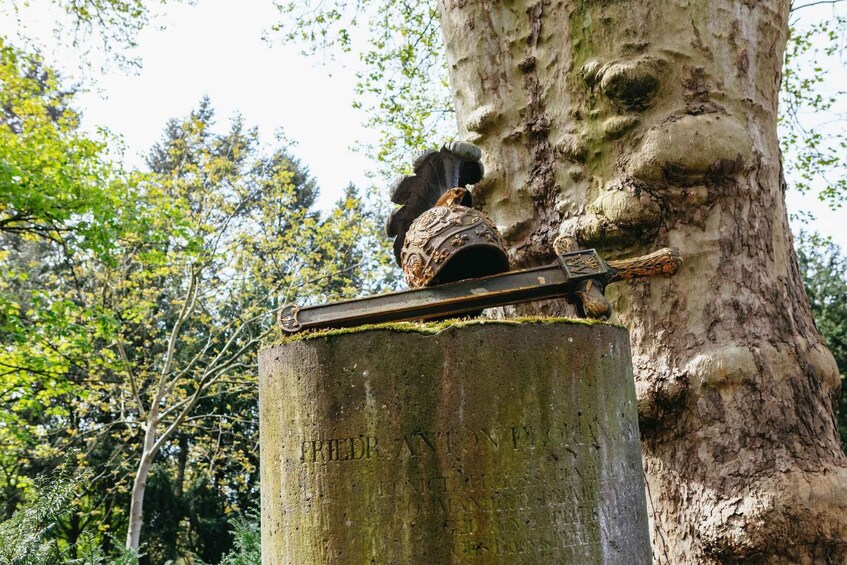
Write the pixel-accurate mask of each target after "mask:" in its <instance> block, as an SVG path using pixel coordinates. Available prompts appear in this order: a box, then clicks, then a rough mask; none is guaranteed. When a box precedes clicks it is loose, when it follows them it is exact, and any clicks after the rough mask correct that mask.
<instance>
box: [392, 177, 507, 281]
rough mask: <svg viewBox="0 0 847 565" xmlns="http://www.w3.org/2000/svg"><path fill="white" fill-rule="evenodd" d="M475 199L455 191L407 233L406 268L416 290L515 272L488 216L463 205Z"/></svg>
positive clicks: (402, 260)
mask: <svg viewBox="0 0 847 565" xmlns="http://www.w3.org/2000/svg"><path fill="white" fill-rule="evenodd" d="M469 196H470V193H469V192H468V190H467V189H464V188H454V189H452V190H450V191H448V192H447V193H446V194H444V196H443V197H442V198H441V200H439V202H438V203H437V205H436V206H435V207H433V208H430V209H428V210H426V211H425V212H424V213H423V214H421V215H420V216H418V217H417V218H416V219H415V220H414V221H413V222H412V224H411V225H410V226H409V228H408V230H407V231H406V237H405V240H404V243H403V248H402V249H401V251H400V267H401V268H402V269H403V274H404V275H405V276H406V281H407V282H408V283H409V286H410V287H412V288H420V287H423V286H432V285H438V284H443V283H447V282H453V281H459V280H463V279H469V278H476V277H482V276H486V275H493V274H496V273H502V272H504V271H508V270H509V258H508V255H506V251H505V247H506V246H505V244H504V243H503V239H502V238H501V237H500V234H499V233H498V232H497V228H496V227H494V224H493V223H491V220H489V219H488V218H487V217H486V216H485V214H483V213H482V212H480V211H479V210H474V209H473V208H470V207H468V206H464V205H462V201H463V200H464V201H465V202H467V201H468V200H469Z"/></svg>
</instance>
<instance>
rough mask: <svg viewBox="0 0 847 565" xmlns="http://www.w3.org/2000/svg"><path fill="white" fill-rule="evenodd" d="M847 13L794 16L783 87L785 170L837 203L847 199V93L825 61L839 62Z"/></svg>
mask: <svg viewBox="0 0 847 565" xmlns="http://www.w3.org/2000/svg"><path fill="white" fill-rule="evenodd" d="M845 29H847V19H845V18H843V17H839V16H834V17H832V18H829V19H825V20H823V21H816V22H812V23H806V22H804V21H803V20H802V19H800V20H798V21H795V22H794V23H793V24H792V26H791V30H790V33H791V35H790V37H789V41H788V46H787V50H786V54H785V65H784V68H783V78H782V88H781V91H780V118H779V125H780V142H781V147H782V152H783V156H784V163H785V169H786V174H787V176H788V178H789V181H790V183H791V186H792V187H794V188H796V189H798V190H799V191H800V192H810V191H811V192H813V193H816V194H817V196H818V198H819V199H820V200H822V201H823V202H825V203H826V204H827V205H829V206H830V207H833V208H837V207H840V206H841V205H842V204H843V202H844V201H845V200H847V162H845V160H844V159H845V157H844V156H845V152H847V134H845V129H844V116H843V115H841V114H840V113H839V103H840V102H841V101H843V100H844V96H845V94H847V93H845V92H844V91H843V90H839V89H838V88H837V87H836V86H835V85H834V84H833V83H832V80H831V78H832V74H831V73H830V72H828V71H827V70H826V69H825V68H824V66H825V65H833V64H838V61H837V59H838V57H837V56H838V54H839V53H840V52H841V49H842V39H841V38H842V37H843V35H844V31H845Z"/></svg>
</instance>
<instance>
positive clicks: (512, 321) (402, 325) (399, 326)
mask: <svg viewBox="0 0 847 565" xmlns="http://www.w3.org/2000/svg"><path fill="white" fill-rule="evenodd" d="M485 324H500V325H511V326H517V325H521V324H573V325H581V326H594V325H597V324H601V325H607V326H614V327H619V328H624V329H625V326H622V325H620V324H614V323H610V322H604V321H601V320H593V319H590V318H550V317H542V316H524V317H519V318H508V319H505V320H491V319H488V318H464V319H462V318H460V319H455V318H454V319H450V320H442V321H438V322H388V323H384V324H366V325H363V326H357V327H354V328H337V329H327V330H313V331H304V332H300V333H296V334H291V335H280V332H279V330H276V332H275V334H274V335H273V337H271V338H270V339H268V340H267V341H266V343H264V344H263V347H262V348H263V349H265V348H268V347H273V346H275V345H281V344H283V343H290V342H292V341H303V340H307V339H317V338H326V337H330V336H336V335H344V334H352V333H360V332H366V331H372V330H387V331H391V332H396V333H417V334H425V335H434V334H437V333H440V332H442V331H445V330H449V329H452V328H463V327H466V326H476V325H485Z"/></svg>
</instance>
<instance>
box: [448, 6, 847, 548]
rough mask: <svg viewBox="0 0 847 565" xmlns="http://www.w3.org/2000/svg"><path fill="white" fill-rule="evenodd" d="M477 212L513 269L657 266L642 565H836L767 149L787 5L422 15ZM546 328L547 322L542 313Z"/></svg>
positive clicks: (631, 318) (645, 424) (642, 287)
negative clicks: (430, 21)
mask: <svg viewBox="0 0 847 565" xmlns="http://www.w3.org/2000/svg"><path fill="white" fill-rule="evenodd" d="M439 8H440V11H441V20H442V29H443V32H444V37H445V43H446V46H447V52H448V64H449V70H450V77H451V87H452V89H453V93H454V97H455V100H456V109H457V114H458V120H459V131H460V132H461V135H462V137H463V138H464V139H466V140H468V141H472V142H474V143H476V144H478V145H479V146H480V147H482V149H483V151H484V162H485V166H486V180H484V181H483V184H482V185H480V186H479V187H478V190H477V197H478V201H481V202H483V204H484V209H485V210H486V211H487V212H488V213H489V214H490V215H491V217H492V218H493V219H494V221H495V222H496V223H497V224H498V226H499V227H500V229H501V231H502V232H503V234H504V236H505V237H506V238H507V239H508V241H509V243H510V246H511V253H512V256H513V259H514V260H515V263H516V264H518V265H530V264H538V263H541V262H545V261H550V260H551V259H552V258H553V246H552V243H553V240H554V239H555V238H556V237H557V236H559V235H563V236H568V237H573V238H576V239H577V240H578V241H579V242H580V243H581V244H582V245H584V246H588V247H597V248H599V249H600V250H601V252H602V253H604V254H605V255H606V256H610V257H614V256H622V255H629V254H635V253H645V252H648V251H651V250H654V249H655V248H657V247H660V246H664V245H669V246H674V247H677V248H679V250H680V252H681V253H682V255H683V257H684V259H685V265H684V268H683V271H682V272H681V273H680V274H679V275H678V276H677V277H676V278H674V279H670V280H650V281H637V282H631V283H627V284H625V285H623V284H621V285H617V287H616V288H615V289H612V290H610V294H611V297H612V300H613V303H614V304H615V307H616V311H617V316H618V318H619V320H620V321H621V322H622V323H624V324H626V325H627V326H628V327H629V328H630V329H631V336H632V345H633V354H634V362H635V368H636V385H637V389H638V393H639V400H638V401H639V415H640V419H641V430H642V435H643V440H644V444H643V447H644V464H645V470H646V473H647V482H648V497H649V498H648V506H650V507H651V522H652V530H653V531H652V535H653V548H654V558H655V561H656V562H658V563H673V564H676V563H717V562H735V561H744V562H749V563H769V564H770V563H842V562H845V561H847V459H845V455H844V453H843V452H842V450H841V447H840V445H839V442H838V436H837V433H836V426H835V421H834V418H833V414H832V399H833V398H834V397H835V395H836V394H838V392H839V386H840V380H839V375H838V371H837V369H836V366H835V361H834V359H833V358H832V355H831V354H830V353H829V351H827V350H826V348H825V347H824V345H823V343H822V341H821V338H820V336H819V335H818V333H817V331H816V330H815V328H814V325H813V323H812V318H811V314H810V312H809V308H808V305H807V300H806V297H805V294H804V292H803V287H802V282H801V279H800V276H799V272H798V268H797V262H796V258H795V255H794V251H793V248H792V244H791V236H790V232H789V229H788V222H787V215H786V211H785V202H784V190H785V183H784V180H783V175H782V168H781V163H780V153H779V145H778V141H777V133H776V119H777V98H778V91H779V84H780V77H781V68H782V62H783V50H784V47H785V43H786V39H787V34H788V23H787V21H788V11H789V2H788V1H778V0H764V1H758V2H753V1H750V0H746V1H742V0H690V1H685V0H644V1H642V2H623V1H606V2H599V1H595V2H587V1H584V0H562V1H556V0H549V1H544V0H542V1H530V0H515V1H513V2H502V1H499V0H476V1H473V2H471V1H468V0H439ZM540 310H541V311H543V312H545V313H549V314H556V313H563V312H566V311H565V310H564V309H563V307H562V305H561V304H556V303H549V304H547V305H545V306H544V307H543V308H541V309H540Z"/></svg>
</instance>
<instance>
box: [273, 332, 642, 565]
mask: <svg viewBox="0 0 847 565" xmlns="http://www.w3.org/2000/svg"><path fill="white" fill-rule="evenodd" d="M260 410H261V414H260V421H261V438H262V440H261V441H262V449H261V473H262V552H263V563H264V564H265V565H275V564H283V563H286V564H305V563H339V564H340V563H343V564H359V563H362V564H364V563H379V564H406V563H431V564H445V563H480V564H482V563H485V564H495V563H498V564H499V563H502V564H514V563H527V564H530V563H532V564H540V563H579V564H584V563H585V564H587V563H607V564H612V563H619V564H622V565H623V564H626V565H632V564H639V563H645V564H646V563H650V561H651V554H650V539H649V533H648V529H647V511H646V504H645V494H644V480H643V475H642V469H641V451H640V449H641V448H640V442H639V434H638V425H637V414H636V408H635V390H634V384H633V377H632V369H631V362H630V352H629V336H628V333H627V331H626V330H625V329H623V328H621V327H618V326H614V325H609V324H604V323H594V324H586V323H580V322H578V321H570V320H564V319H544V320H536V321H522V322H519V323H509V322H491V321H485V322H482V321H480V322H464V323H459V324H457V325H453V326H449V325H447V326H445V327H443V328H442V326H441V325H438V324H435V325H431V324H420V325H412V324H404V325H401V326H390V325H388V326H384V327H373V328H370V329H362V330H354V331H350V330H338V331H337V332H335V333H333V332H329V333H326V334H323V335H322V334H317V335H306V336H305V338H304V339H299V340H294V341H289V342H287V343H283V344H281V345H276V346H273V347H269V348H267V349H265V350H264V351H262V353H261V356H260Z"/></svg>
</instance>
